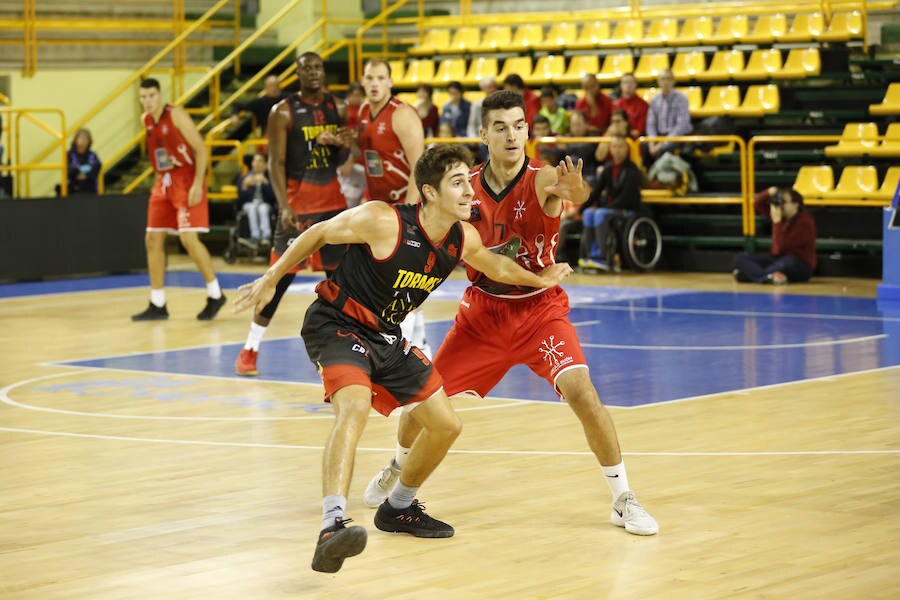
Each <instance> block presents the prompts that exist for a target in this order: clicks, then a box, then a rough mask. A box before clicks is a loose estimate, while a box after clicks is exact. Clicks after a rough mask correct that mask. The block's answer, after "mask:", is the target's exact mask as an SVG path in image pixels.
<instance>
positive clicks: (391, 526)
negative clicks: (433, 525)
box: [374, 514, 456, 538]
mask: <svg viewBox="0 0 900 600" xmlns="http://www.w3.org/2000/svg"><path fill="white" fill-rule="evenodd" d="M374 522H375V527H377V528H378V529H379V530H380V531H384V532H385V533H408V534H409V535H411V536H413V537H417V538H449V537H453V534H454V533H456V532H455V531H454V530H453V529H450V530H449V531H447V530H440V529H418V528H416V527H404V526H402V525H398V524H396V523H393V522H390V521H389V522H387V523H385V522H384V521H382V520H381V519H380V518H379V517H378V515H377V514H376V515H375V521H374Z"/></svg>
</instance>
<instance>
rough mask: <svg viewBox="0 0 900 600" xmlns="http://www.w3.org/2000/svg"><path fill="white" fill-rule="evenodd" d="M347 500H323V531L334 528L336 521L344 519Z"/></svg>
mask: <svg viewBox="0 0 900 600" xmlns="http://www.w3.org/2000/svg"><path fill="white" fill-rule="evenodd" d="M346 508H347V499H346V498H345V497H344V496H338V495H334V496H325V498H324V499H323V500H322V529H328V528H329V527H334V520H335V519H341V520H343V519H344V509H346Z"/></svg>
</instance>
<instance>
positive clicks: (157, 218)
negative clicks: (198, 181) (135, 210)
mask: <svg viewBox="0 0 900 600" xmlns="http://www.w3.org/2000/svg"><path fill="white" fill-rule="evenodd" d="M193 183H194V172H193V171H192V170H190V171H188V170H182V169H176V170H174V171H166V172H165V173H158V174H157V175H156V185H154V186H153V191H152V192H150V204H149V205H148V206H147V231H172V232H176V231H177V232H182V231H209V202H208V201H207V199H206V187H205V186H204V188H203V199H202V200H201V201H200V202H199V203H198V204H197V205H196V206H188V204H187V200H188V191H189V190H190V189H191V184H193Z"/></svg>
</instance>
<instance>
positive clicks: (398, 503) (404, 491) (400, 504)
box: [388, 479, 419, 510]
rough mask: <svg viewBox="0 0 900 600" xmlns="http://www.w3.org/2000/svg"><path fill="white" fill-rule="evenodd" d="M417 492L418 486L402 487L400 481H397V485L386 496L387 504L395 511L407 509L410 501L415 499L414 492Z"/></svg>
mask: <svg viewBox="0 0 900 600" xmlns="http://www.w3.org/2000/svg"><path fill="white" fill-rule="evenodd" d="M418 491H419V488H418V486H416V487H410V486H408V485H403V482H402V481H401V480H399V479H398V480H397V484H396V485H395V486H394V489H393V490H392V491H391V495H390V496H388V504H390V505H391V506H392V507H394V508H396V509H401V510H402V509H404V508H409V507H410V505H411V504H412V501H413V500H415V499H416V492H418Z"/></svg>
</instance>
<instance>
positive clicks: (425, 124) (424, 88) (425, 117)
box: [415, 83, 440, 137]
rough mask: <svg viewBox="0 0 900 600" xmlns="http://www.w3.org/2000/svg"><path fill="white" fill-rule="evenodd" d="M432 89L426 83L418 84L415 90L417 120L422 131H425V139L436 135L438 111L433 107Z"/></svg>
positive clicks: (438, 119)
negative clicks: (420, 122) (419, 121)
mask: <svg viewBox="0 0 900 600" xmlns="http://www.w3.org/2000/svg"><path fill="white" fill-rule="evenodd" d="M433 96H434V88H433V87H431V86H430V85H428V84H427V83H421V84H419V87H418V88H417V89H416V98H417V99H416V106H415V108H416V112H417V113H419V119H421V120H422V129H424V130H425V137H434V134H435V133H437V129H438V123H440V117H438V109H437V107H436V106H435V105H434V97H433Z"/></svg>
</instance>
